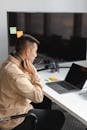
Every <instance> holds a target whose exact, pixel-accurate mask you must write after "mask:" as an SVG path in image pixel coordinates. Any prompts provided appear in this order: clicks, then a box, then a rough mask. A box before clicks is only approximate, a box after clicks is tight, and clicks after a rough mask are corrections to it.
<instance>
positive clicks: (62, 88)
mask: <svg viewBox="0 0 87 130" xmlns="http://www.w3.org/2000/svg"><path fill="white" fill-rule="evenodd" d="M86 79H87V68H86V67H83V66H80V65H78V64H75V63H73V64H72V65H71V67H70V70H69V71H68V73H67V75H66V77H65V80H63V81H56V82H50V83H46V85H47V86H49V87H51V88H52V89H54V90H55V91H57V92H58V93H59V94H62V93H66V92H70V91H76V90H80V89H82V88H83V85H84V83H85V81H86Z"/></svg>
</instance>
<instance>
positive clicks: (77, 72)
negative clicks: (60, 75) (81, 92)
mask: <svg viewBox="0 0 87 130" xmlns="http://www.w3.org/2000/svg"><path fill="white" fill-rule="evenodd" d="M86 79H87V68H86V67H83V66H80V65H78V64H75V63H73V64H72V65H71V67H70V70H69V72H68V74H67V76H66V78H65V80H64V81H67V82H69V83H70V84H72V85H74V86H76V88H78V89H82V87H83V85H84V83H85V81H86Z"/></svg>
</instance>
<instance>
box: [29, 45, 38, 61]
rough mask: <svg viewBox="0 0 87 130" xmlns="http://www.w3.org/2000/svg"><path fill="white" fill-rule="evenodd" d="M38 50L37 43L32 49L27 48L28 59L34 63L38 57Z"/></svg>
mask: <svg viewBox="0 0 87 130" xmlns="http://www.w3.org/2000/svg"><path fill="white" fill-rule="evenodd" d="M37 49H38V46H37V44H36V43H34V44H32V45H31V46H30V47H28V48H27V58H28V59H29V60H30V62H32V63H33V61H34V60H35V58H36V57H37Z"/></svg>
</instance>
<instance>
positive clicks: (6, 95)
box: [0, 56, 44, 129]
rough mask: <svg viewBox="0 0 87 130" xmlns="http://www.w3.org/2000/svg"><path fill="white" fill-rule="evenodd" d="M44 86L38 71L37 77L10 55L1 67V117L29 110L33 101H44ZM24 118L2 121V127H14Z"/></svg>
mask: <svg viewBox="0 0 87 130" xmlns="http://www.w3.org/2000/svg"><path fill="white" fill-rule="evenodd" d="M43 86H44V84H43V82H42V81H41V79H40V77H39V75H38V73H37V72H36V73H35V77H34V79H33V77H32V76H31V74H29V73H28V72H24V71H23V70H22V69H21V63H20V61H18V60H17V59H16V58H14V57H12V56H9V57H8V59H7V60H6V62H5V63H4V64H3V65H2V67H1V69H0V118H1V117H8V116H12V115H16V114H23V113H26V112H28V111H29V110H30V109H32V108H33V106H32V105H31V104H30V103H31V101H32V102H35V103H36V102H42V100H43V91H42V87H43ZM23 120H24V118H19V119H15V120H10V121H7V122H3V123H0V128H6V129H12V128H14V127H16V126H17V125H19V124H20V123H22V122H23Z"/></svg>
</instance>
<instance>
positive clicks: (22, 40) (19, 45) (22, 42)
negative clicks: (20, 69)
mask: <svg viewBox="0 0 87 130" xmlns="http://www.w3.org/2000/svg"><path fill="white" fill-rule="evenodd" d="M27 42H30V43H31V44H33V43H36V44H37V45H39V44H40V42H39V41H38V40H37V39H36V38H35V37H33V36H31V35H28V34H24V35H23V36H21V37H19V38H18V39H17V42H16V46H15V50H16V52H18V53H21V52H22V51H23V50H24V49H25V48H26V43H27Z"/></svg>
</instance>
